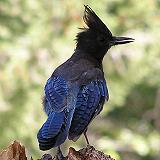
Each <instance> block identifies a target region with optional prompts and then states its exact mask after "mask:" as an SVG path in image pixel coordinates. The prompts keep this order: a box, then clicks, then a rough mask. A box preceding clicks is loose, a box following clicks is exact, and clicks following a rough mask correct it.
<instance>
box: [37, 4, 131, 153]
mask: <svg viewBox="0 0 160 160" xmlns="http://www.w3.org/2000/svg"><path fill="white" fill-rule="evenodd" d="M83 19H84V22H85V23H86V25H87V28H83V29H82V32H80V33H78V34H77V36H76V42H77V43H76V48H75V51H74V53H73V55H72V56H71V57H70V58H69V59H68V60H67V61H66V62H64V63H63V64H62V65H60V66H59V67H57V68H56V69H55V71H54V72H53V74H52V75H51V77H50V78H49V79H48V80H47V82H46V85H45V97H44V100H43V104H44V110H45V112H46V114H47V115H48V118H47V120H46V122H45V123H44V124H43V125H42V127H41V129H40V130H39V132H38V134H37V138H38V142H39V148H40V149H41V150H49V149H51V148H53V147H58V152H59V153H61V151H60V145H61V144H62V143H64V142H65V140H66V139H67V137H68V139H70V140H73V141H76V140H77V139H78V138H79V137H80V135H81V134H82V133H84V135H85V138H86V141H87V144H89V141H88V138H87V136H86V131H87V127H88V125H89V124H90V123H91V121H92V120H93V119H94V118H95V117H96V116H97V115H98V114H99V113H100V112H101V111H102V109H103V105H104V102H105V100H107V101H108V98H109V94H108V89H107V84H106V81H105V77H104V72H103V66H102V60H103V57H104V56H105V54H106V53H107V51H108V50H109V49H110V48H111V47H112V46H114V45H119V44H125V43H130V42H133V41H134V39H132V38H128V37H115V36H113V35H112V33H111V32H110V30H109V29H108V28H107V26H106V25H105V24H104V23H103V22H102V21H101V19H100V18H99V17H98V16H97V15H96V14H95V12H94V11H93V10H92V9H91V8H90V7H89V6H88V5H87V6H85V11H84V16H83Z"/></svg>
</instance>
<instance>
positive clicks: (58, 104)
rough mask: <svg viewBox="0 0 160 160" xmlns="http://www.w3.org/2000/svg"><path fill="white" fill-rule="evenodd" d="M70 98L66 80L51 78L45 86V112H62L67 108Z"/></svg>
mask: <svg viewBox="0 0 160 160" xmlns="http://www.w3.org/2000/svg"><path fill="white" fill-rule="evenodd" d="M67 96H68V86H67V83H66V81H65V79H64V78H62V77H51V78H49V79H48V81H47V83H46V85H45V99H46V101H47V105H45V106H44V107H45V111H46V113H47V114H49V113H50V112H51V111H55V112H60V111H62V110H63V109H64V108H65V107H66V103H67Z"/></svg>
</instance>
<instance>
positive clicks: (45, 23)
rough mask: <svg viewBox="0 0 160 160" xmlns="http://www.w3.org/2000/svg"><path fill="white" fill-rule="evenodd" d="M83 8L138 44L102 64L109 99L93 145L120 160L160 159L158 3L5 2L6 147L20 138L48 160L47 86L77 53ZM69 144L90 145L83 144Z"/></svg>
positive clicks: (0, 83) (1, 29)
mask: <svg viewBox="0 0 160 160" xmlns="http://www.w3.org/2000/svg"><path fill="white" fill-rule="evenodd" d="M83 4H88V5H90V6H91V7H92V8H93V9H94V10H95V11H96V12H97V14H98V15H99V16H100V17H101V18H102V19H103V21H104V22H105V23H106V24H107V26H108V27H109V28H110V29H111V31H112V32H113V34H115V35H127V36H130V37H133V38H135V39H136V40H135V42H134V43H132V44H130V45H125V46H117V47H115V48H112V49H111V50H110V52H109V53H108V55H106V57H105V59H104V62H103V64H104V70H105V75H106V78H107V83H108V88H109V93H110V100H109V102H108V103H107V104H106V105H105V106H104V110H103V112H102V114H101V116H100V117H98V118H97V119H96V120H94V121H93V122H92V125H91V126H90V127H89V137H90V141H91V144H93V145H94V146H97V147H98V148H99V149H101V150H102V151H104V152H106V153H108V154H111V155H112V156H113V157H115V158H116V160H122V159H123V160H132V159H136V160H142V159H143V160H149V159H155V160H159V159H160V154H159V153H160V133H159V130H160V116H159V115H160V85H159V84H160V70H159V68H160V63H159V58H160V52H159V46H158V43H159V39H160V32H159V28H160V1H159V0H145V1H141V2H139V1H138V0H108V1H106V0H101V1H98V0H95V1H89V0H87V1H84V0H83V1H75V0H70V1H69V0H67V1H63V0H62V1H56V0H52V1H49V0H47V1H44V0H42V1H36V0H3V1H0V137H1V139H0V148H4V147H5V146H7V144H8V143H10V141H13V140H14V139H18V140H20V141H22V143H23V144H25V146H26V147H27V149H28V150H29V154H31V155H33V157H35V159H36V158H37V157H38V156H39V155H40V154H42V152H40V151H39V149H38V143H37V140H36V133H37V131H38V128H39V127H40V126H41V124H42V122H43V121H44V119H45V114H44V113H43V109H42V104H41V99H42V97H43V86H44V84H45V81H46V80H47V78H48V77H49V75H51V73H52V70H53V69H54V68H55V67H56V66H57V65H59V64H61V63H62V62H64V61H65V60H66V59H67V58H68V57H69V56H70V55H71V54H72V53H73V50H74V47H75V42H74V41H73V39H74V37H75V35H76V32H78V31H79V30H78V29H77V28H78V27H82V26H83V25H84V23H83V21H82V18H81V17H82V15H83V10H84V8H83ZM97 124H98V125H97ZM82 137H83V136H82ZM94 139H96V141H95V140H94ZM70 145H72V146H74V147H77V149H78V148H80V147H81V146H83V145H85V143H84V141H83V138H80V140H79V141H77V143H71V142H67V143H66V144H65V146H67V147H68V146H70ZM64 150H66V148H64Z"/></svg>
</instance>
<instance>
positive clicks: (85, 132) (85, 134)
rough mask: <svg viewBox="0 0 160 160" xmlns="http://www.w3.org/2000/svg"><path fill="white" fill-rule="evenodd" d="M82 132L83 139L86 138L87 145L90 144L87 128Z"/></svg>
mask: <svg viewBox="0 0 160 160" xmlns="http://www.w3.org/2000/svg"><path fill="white" fill-rule="evenodd" d="M83 134H84V137H85V139H86V142H87V145H90V144H89V140H88V137H87V129H86V130H85V131H84V132H83Z"/></svg>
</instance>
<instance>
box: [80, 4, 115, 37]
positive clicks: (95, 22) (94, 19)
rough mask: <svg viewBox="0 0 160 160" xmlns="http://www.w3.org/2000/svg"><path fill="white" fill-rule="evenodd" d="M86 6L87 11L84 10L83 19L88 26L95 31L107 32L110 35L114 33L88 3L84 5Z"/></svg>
mask: <svg viewBox="0 0 160 160" xmlns="http://www.w3.org/2000/svg"><path fill="white" fill-rule="evenodd" d="M84 7H85V11H84V16H83V20H84V22H85V23H86V25H87V26H88V28H89V29H92V30H95V31H100V32H107V33H108V34H109V35H112V33H111V32H110V30H109V29H108V28H107V26H106V25H105V24H104V23H103V22H102V21H101V19H100V18H99V17H98V16H97V15H96V13H95V12H94V11H93V10H92V9H91V8H90V7H89V6H88V5H84Z"/></svg>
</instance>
